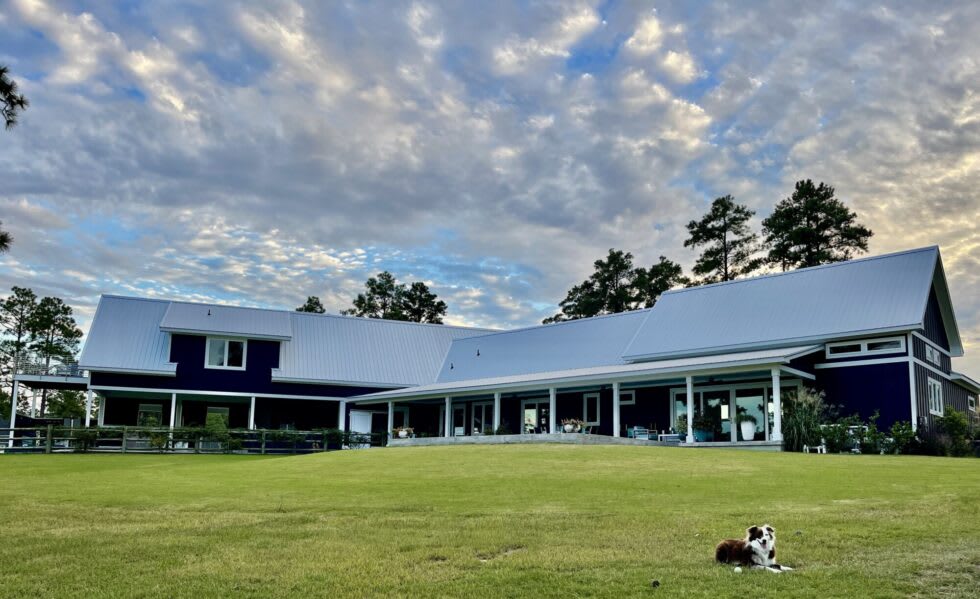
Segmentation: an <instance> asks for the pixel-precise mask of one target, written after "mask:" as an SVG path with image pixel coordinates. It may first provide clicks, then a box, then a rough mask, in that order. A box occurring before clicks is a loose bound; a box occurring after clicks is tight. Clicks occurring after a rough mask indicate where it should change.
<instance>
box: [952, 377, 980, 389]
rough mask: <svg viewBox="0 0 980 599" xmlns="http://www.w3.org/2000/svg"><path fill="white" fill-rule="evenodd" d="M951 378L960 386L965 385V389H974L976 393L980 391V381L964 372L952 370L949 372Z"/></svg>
mask: <svg viewBox="0 0 980 599" xmlns="http://www.w3.org/2000/svg"><path fill="white" fill-rule="evenodd" d="M949 378H950V380H951V381H953V382H954V383H956V384H957V385H959V386H960V387H963V388H964V389H968V390H970V391H973V392H974V393H980V383H978V382H977V381H975V380H973V379H971V378H970V377H968V376H966V375H965V374H962V373H960V372H951V373H949Z"/></svg>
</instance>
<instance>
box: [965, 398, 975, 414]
mask: <svg viewBox="0 0 980 599" xmlns="http://www.w3.org/2000/svg"><path fill="white" fill-rule="evenodd" d="M966 408H967V409H968V410H970V411H971V412H976V411H977V398H976V396H975V395H967V396H966Z"/></svg>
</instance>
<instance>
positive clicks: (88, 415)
mask: <svg viewBox="0 0 980 599" xmlns="http://www.w3.org/2000/svg"><path fill="white" fill-rule="evenodd" d="M92 395H93V393H92V390H91V389H87V390H86V391H85V428H88V427H89V426H91V424H92Z"/></svg>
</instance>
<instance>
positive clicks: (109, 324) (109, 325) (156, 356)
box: [78, 295, 177, 375]
mask: <svg viewBox="0 0 980 599" xmlns="http://www.w3.org/2000/svg"><path fill="white" fill-rule="evenodd" d="M169 306H170V302H168V301H161V300H155V299H145V298H135V297H119V296H115V295H103V296H102V299H100V300H99V307H98V308H96V310H95V318H94V319H93V320H92V326H91V327H90V328H89V332H88V335H87V336H86V337H85V347H84V348H83V349H82V355H81V356H80V357H79V359H78V362H79V366H81V367H82V368H85V369H88V370H104V371H111V372H133V373H142V374H161V375H173V374H174V373H175V372H176V370H177V365H176V364H173V363H171V362H170V355H169V352H170V344H169V342H168V340H167V334H166V333H164V332H163V331H161V330H160V321H161V320H163V315H164V314H166V312H167V308H168V307H169Z"/></svg>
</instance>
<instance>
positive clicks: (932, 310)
mask: <svg viewBox="0 0 980 599" xmlns="http://www.w3.org/2000/svg"><path fill="white" fill-rule="evenodd" d="M923 324H924V325H925V330H924V331H923V334H924V335H925V336H926V337H927V338H928V339H929V340H930V341H933V342H935V343H936V344H938V345H939V347H941V348H943V349H945V350H947V351H948V350H949V338H948V337H946V327H945V326H943V314H942V311H941V310H940V309H939V298H938V297H936V290H935V289H932V290H931V291H929V302H928V303H927V304H926V314H925V318H924V319H923Z"/></svg>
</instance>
